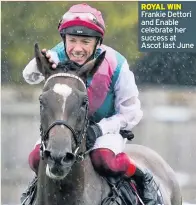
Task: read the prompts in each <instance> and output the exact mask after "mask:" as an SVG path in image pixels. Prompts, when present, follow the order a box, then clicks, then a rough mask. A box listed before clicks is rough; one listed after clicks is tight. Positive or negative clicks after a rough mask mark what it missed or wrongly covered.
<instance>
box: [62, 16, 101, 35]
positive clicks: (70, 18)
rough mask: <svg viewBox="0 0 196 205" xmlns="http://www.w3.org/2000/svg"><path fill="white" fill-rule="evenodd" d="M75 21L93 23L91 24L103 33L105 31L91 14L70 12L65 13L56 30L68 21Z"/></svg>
mask: <svg viewBox="0 0 196 205" xmlns="http://www.w3.org/2000/svg"><path fill="white" fill-rule="evenodd" d="M77 19H79V20H83V21H86V22H89V23H93V24H95V25H97V26H98V27H100V28H101V29H102V30H103V31H105V28H104V26H103V25H102V24H101V23H99V21H98V20H97V18H96V17H95V16H94V15H93V14H92V13H82V12H81V13H79V12H77V13H72V12H67V13H65V14H64V15H63V17H62V19H61V20H60V22H59V25H58V29H59V27H60V26H61V25H62V24H64V23H66V22H69V21H73V20H77Z"/></svg>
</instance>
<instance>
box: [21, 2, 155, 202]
mask: <svg viewBox="0 0 196 205" xmlns="http://www.w3.org/2000/svg"><path fill="white" fill-rule="evenodd" d="M58 30H59V33H60V35H61V37H62V42H61V43H59V44H58V45H56V46H55V47H54V48H53V49H51V50H48V51H47V50H46V49H43V50H42V51H43V52H46V56H47V58H48V60H49V62H51V64H52V68H53V69H55V68H56V67H57V64H58V62H63V61H65V60H68V59H69V60H72V61H74V62H76V63H78V64H79V65H83V64H85V63H86V62H88V61H89V60H91V59H93V58H95V57H97V56H98V55H99V54H100V53H101V52H103V51H106V55H105V59H104V61H103V62H102V65H100V67H99V69H98V71H97V73H98V74H101V78H100V75H96V74H95V75H94V76H93V77H91V78H89V79H87V91H88V96H89V103H90V104H89V112H90V117H91V118H92V119H93V120H94V122H96V123H94V124H93V125H91V126H89V128H88V131H87V139H88V140H87V141H90V142H89V144H88V147H89V148H91V147H92V151H91V152H90V157H91V161H92V164H93V166H94V169H95V170H96V171H97V172H98V173H99V174H100V175H102V176H113V177H115V176H124V177H126V179H127V180H128V179H129V178H130V177H133V178H134V179H135V181H136V183H137V184H138V185H139V186H140V188H141V189H142V196H141V197H142V200H143V201H144V203H145V205H155V204H156V199H157V187H156V186H155V185H156V184H155V181H154V178H153V176H152V175H151V174H150V173H149V172H148V171H147V170H141V169H140V168H139V167H138V166H137V165H136V163H135V162H134V161H132V160H131V159H130V158H129V157H128V156H127V155H126V154H125V153H123V149H124V146H125V143H126V140H127V139H125V138H124V137H123V136H122V134H121V133H123V131H124V132H126V133H128V134H129V133H130V131H131V130H132V129H133V127H134V126H136V125H137V124H138V123H139V122H140V120H141V118H142V116H143V112H142V111H141V105H140V100H139V99H138V94H139V92H138V88H137V86H136V83H135V78H134V74H133V72H132V71H130V70H129V65H128V63H127V60H126V59H125V57H124V56H122V55H121V54H120V53H119V52H117V51H115V50H114V49H112V48H110V47H108V46H106V45H102V41H103V37H104V33H105V24H104V20H103V18H102V14H101V12H100V11H98V10H96V9H95V8H92V7H90V6H89V5H87V4H77V5H74V6H72V7H71V8H70V9H69V10H68V12H66V13H65V14H64V15H63V17H62V19H61V21H60V23H59V26H58ZM23 77H24V79H25V80H26V82H27V83H29V84H38V83H40V82H41V81H43V80H44V76H43V75H42V74H41V73H40V72H39V71H38V69H37V65H36V60H35V58H34V59H33V60H31V61H30V62H29V64H28V65H27V66H26V67H25V69H24V71H23ZM103 82H104V83H103ZM100 85H102V86H101V88H100ZM98 87H99V91H98V92H97V88H98ZM100 89H102V90H100ZM99 101H100V102H99ZM95 102H96V103H95ZM92 142H93V144H92ZM39 149H40V141H39V142H38V143H37V144H36V146H35V148H34V149H33V150H32V151H31V153H30V155H29V165H30V167H31V169H32V170H33V171H34V172H35V173H37V172H38V166H39V160H40V154H39V152H40V150H39ZM34 182H35V180H34ZM34 182H33V183H31V184H30V186H29V187H28V189H27V190H26V192H25V193H23V195H22V197H21V200H22V201H24V200H25V198H27V196H28V195H29V194H30V191H29V190H32V186H34V185H35V183H34Z"/></svg>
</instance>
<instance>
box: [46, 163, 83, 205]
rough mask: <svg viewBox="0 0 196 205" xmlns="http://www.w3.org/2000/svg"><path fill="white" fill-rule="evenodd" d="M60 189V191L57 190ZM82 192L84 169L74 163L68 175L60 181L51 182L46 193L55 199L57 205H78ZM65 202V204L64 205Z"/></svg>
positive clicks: (80, 164) (79, 164)
mask: <svg viewBox="0 0 196 205" xmlns="http://www.w3.org/2000/svg"><path fill="white" fill-rule="evenodd" d="M59 189H60V190H59ZM83 190H84V167H83V166H82V163H76V164H75V165H74V166H73V168H72V170H71V171H70V173H69V174H68V175H67V176H66V177H65V179H64V180H61V181H59V182H58V181H57V182H55V181H51V184H50V187H48V191H49V192H50V193H51V194H52V196H54V195H55V196H56V197H57V199H58V200H57V201H58V204H61V203H59V202H61V201H62V204H73V205H74V204H77V205H78V204H79V203H78V200H79V199H82V194H83ZM65 202H66V203H65Z"/></svg>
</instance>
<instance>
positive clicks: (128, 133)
mask: <svg viewBox="0 0 196 205" xmlns="http://www.w3.org/2000/svg"><path fill="white" fill-rule="evenodd" d="M120 134H121V135H122V137H123V138H127V139H128V140H132V139H133V138H134V134H133V133H132V131H129V130H120Z"/></svg>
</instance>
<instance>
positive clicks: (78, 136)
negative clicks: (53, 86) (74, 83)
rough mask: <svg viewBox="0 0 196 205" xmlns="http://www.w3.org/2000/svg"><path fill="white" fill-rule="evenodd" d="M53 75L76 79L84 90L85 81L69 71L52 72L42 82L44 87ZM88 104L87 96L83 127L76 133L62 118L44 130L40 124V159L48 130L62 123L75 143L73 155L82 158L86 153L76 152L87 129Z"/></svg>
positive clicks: (47, 136)
mask: <svg viewBox="0 0 196 205" xmlns="http://www.w3.org/2000/svg"><path fill="white" fill-rule="evenodd" d="M55 77H69V78H74V79H77V80H79V81H80V82H81V83H82V84H83V86H84V88H85V90H86V85H85V83H84V82H83V80H82V79H81V78H79V77H78V76H76V75H73V74H69V73H57V74H54V75H51V76H50V77H49V78H48V79H47V80H46V82H45V84H44V87H45V86H46V84H47V83H48V82H49V80H50V79H52V78H55ZM88 105H89V102H88V98H86V102H85V120H84V124H83V127H82V130H81V131H80V132H79V133H78V132H76V131H75V130H74V129H73V128H72V127H71V126H70V125H68V124H67V122H66V121H64V120H56V121H55V122H53V123H52V124H51V125H50V126H49V127H48V129H47V130H46V131H45V132H44V130H43V129H42V125H41V126H40V133H41V147H40V150H41V156H42V159H43V158H44V154H43V153H44V151H45V149H46V147H45V141H46V140H47V139H48V138H49V132H50V130H51V129H52V128H53V127H54V126H56V125H64V126H65V127H66V128H68V129H69V130H70V131H71V133H72V135H73V138H74V140H75V144H76V148H75V150H74V153H73V154H74V156H75V157H76V159H80V160H81V159H83V158H84V155H85V154H86V153H80V154H78V150H79V149H80V146H81V144H82V141H83V139H84V137H85V135H86V130H87V127H88Z"/></svg>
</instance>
